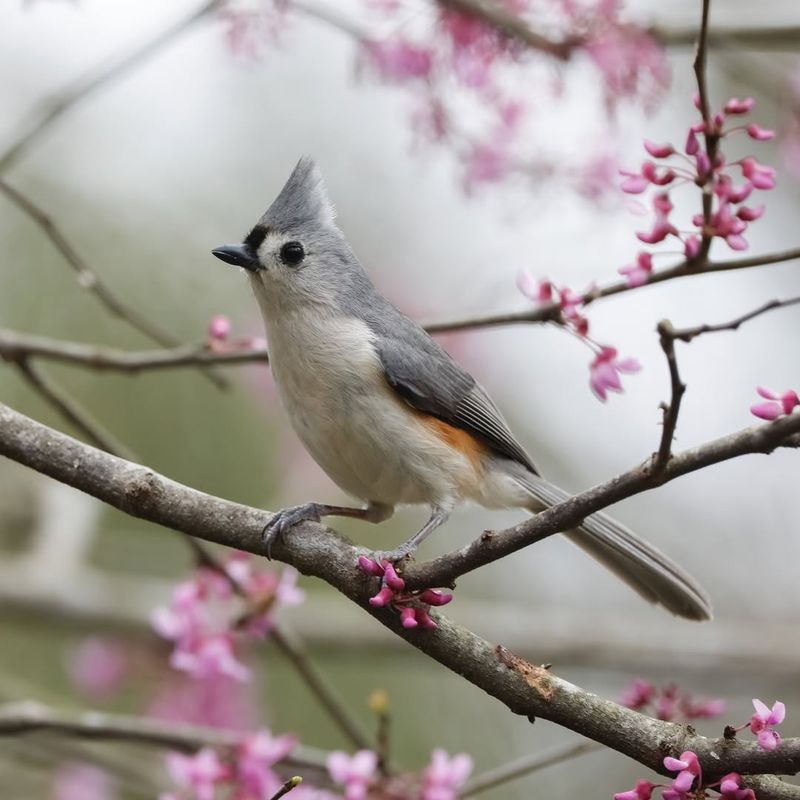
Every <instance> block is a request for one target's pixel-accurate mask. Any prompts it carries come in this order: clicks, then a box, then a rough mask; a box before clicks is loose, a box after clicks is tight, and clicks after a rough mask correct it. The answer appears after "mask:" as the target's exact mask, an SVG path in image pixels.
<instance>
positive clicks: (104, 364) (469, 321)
mask: <svg viewBox="0 0 800 800" xmlns="http://www.w3.org/2000/svg"><path fill="white" fill-rule="evenodd" d="M798 258H800V248H794V249H792V250H785V251H782V252H776V253H768V254H765V255H762V256H752V257H748V258H741V259H733V260H729V261H713V262H709V263H708V264H706V265H705V266H702V267H701V268H699V269H698V268H696V267H692V266H691V265H690V264H689V262H687V261H682V262H681V263H679V264H676V265H675V266H673V267H669V268H667V269H664V270H661V271H660V272H657V273H655V274H654V275H652V276H651V278H650V280H649V281H648V282H647V283H646V284H644V285H650V284H655V283H661V282H663V281H667V280H672V279H675V278H681V277H686V276H690V275H704V274H707V273H713V272H722V271H726V270H737V269H747V268H750V267H760V266H765V265H768V264H778V263H781V262H784V261H791V260H794V259H798ZM634 288H640V287H631V286H629V285H628V283H627V281H616V282H614V283H611V284H608V285H607V286H605V287H601V288H599V289H594V290H592V291H590V292H587V293H586V294H585V295H584V296H583V300H584V302H585V303H593V302H595V301H596V300H599V299H602V298H605V297H611V296H613V295H617V294H622V293H624V292H627V291H632V290H633V289H634ZM558 315H559V307H558V305H557V304H554V303H548V304H547V305H542V306H539V307H538V308H534V309H531V310H528V311H513V312H508V313H503V314H488V315H487V314H483V315H475V316H469V317H462V318H460V319H455V320H449V321H445V322H432V323H428V324H426V325H425V326H424V327H425V329H426V330H427V331H428V332H429V333H447V332H452V331H461V330H469V329H475V328H490V327H496V326H500V325H518V324H523V323H540V322H551V321H553V320H555V319H557V318H558ZM29 356H30V357H33V356H36V357H40V358H46V359H49V360H52V361H59V362H61V363H65V364H74V365H76V366H81V367H86V368H89V369H93V370H97V371H111V372H122V373H128V374H136V373H139V372H144V371H149V370H159V369H175V368H179V367H197V366H209V365H213V364H216V365H220V366H234V365H238V364H250V363H254V362H263V363H267V362H268V360H269V357H268V354H267V351H266V349H265V348H253V349H236V350H219V351H218V350H209V349H208V348H207V347H205V346H203V345H180V346H178V347H175V348H172V349H167V350H143V351H138V352H137V351H125V350H119V349H116V348H110V347H101V346H97V345H87V344H82V343H79V342H65V341H63V340H60V339H52V338H48V337H44V336H35V335H32V334H21V333H18V332H16V331H12V330H9V329H7V328H0V358H4V359H6V360H8V361H16V360H17V359H19V358H25V357H29Z"/></svg>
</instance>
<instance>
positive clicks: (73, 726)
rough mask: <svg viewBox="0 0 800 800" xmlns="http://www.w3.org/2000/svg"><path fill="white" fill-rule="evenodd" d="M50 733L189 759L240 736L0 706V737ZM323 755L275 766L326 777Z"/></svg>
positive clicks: (307, 754)
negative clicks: (148, 748) (189, 755)
mask: <svg viewBox="0 0 800 800" xmlns="http://www.w3.org/2000/svg"><path fill="white" fill-rule="evenodd" d="M36 731H50V732H55V733H61V734H65V735H69V736H75V737H78V738H81V739H99V740H102V741H119V742H131V743H135V744H144V745H151V746H153V747H163V748H165V749H168V750H180V751H182V752H186V753H193V752H195V751H196V750H200V749H201V748H202V747H215V748H219V749H233V748H235V747H236V746H237V745H238V744H240V743H241V741H242V735H243V734H242V733H241V732H240V731H232V730H226V729H224V728H211V727H206V726H203V725H191V724H188V723H183V722H171V721H166V720H156V719H151V718H148V717H137V716H128V715H126V714H109V713H106V712H104V711H80V712H72V711H59V710H57V709H54V708H49V707H48V706H45V705H42V704H41V703H35V702H33V701H29V700H26V701H21V702H14V703H6V704H3V705H1V706H0V737H2V736H16V735H18V734H21V733H34V732H36ZM326 755H327V754H326V753H324V752H322V751H320V750H315V749H313V748H310V747H305V746H302V745H301V746H298V747H296V748H294V750H293V751H292V754H291V755H289V756H287V757H286V758H285V759H284V760H283V761H282V762H281V764H283V765H284V766H287V767H291V768H293V769H312V770H315V771H318V772H320V773H324V772H326V767H325V757H326Z"/></svg>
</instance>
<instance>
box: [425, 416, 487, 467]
mask: <svg viewBox="0 0 800 800" xmlns="http://www.w3.org/2000/svg"><path fill="white" fill-rule="evenodd" d="M422 416H424V417H425V424H426V425H427V426H428V427H429V428H430V429H431V430H432V431H433V432H434V433H435V434H436V435H437V436H438V437H439V438H440V439H441V440H442V441H443V442H445V443H446V444H448V445H450V447H453V448H455V449H456V450H458V451H459V452H460V453H461V454H462V455H464V456H465V457H466V458H467V459H468V460H469V462H470V463H471V464H472V466H473V467H474V468H475V469H476V470H477V469H480V467H481V458H482V457H483V455H484V454H485V453H486V450H487V448H486V445H484V444H482V443H481V442H479V441H478V440H477V439H476V438H475V437H474V436H473V435H472V434H471V433H468V432H467V431H465V430H463V429H461V428H456V427H455V426H454V425H448V424H447V423H446V422H442V420H440V419H437V418H436V417H431V416H429V415H422Z"/></svg>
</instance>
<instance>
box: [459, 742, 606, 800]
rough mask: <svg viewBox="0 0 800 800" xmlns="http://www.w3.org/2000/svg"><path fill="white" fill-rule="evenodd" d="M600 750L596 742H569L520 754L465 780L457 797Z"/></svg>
mask: <svg viewBox="0 0 800 800" xmlns="http://www.w3.org/2000/svg"><path fill="white" fill-rule="evenodd" d="M596 750H602V745H599V744H598V743H597V742H571V743H570V744H565V745H560V746H558V747H552V748H550V749H549V750H545V751H544V752H543V753H531V754H530V755H526V756H522V758H518V759H516V760H515V761H511V762H509V763H508V764H502V765H501V766H499V767H495V768H494V769H490V770H487V771H486V772H484V773H483V774H482V775H476V776H475V777H474V778H472V779H471V780H469V781H467V783H465V784H464V786H463V787H462V788H461V790H460V791H459V793H458V797H460V798H461V797H474V796H475V795H476V794H480V793H481V792H485V791H487V790H488V789H495V788H497V787H498V786H502V785H503V784H505V783H509V782H510V781H515V780H517V779H518V778H524V777H525V776H526V775H530V774H531V773H533V772H538V771H539V770H541V769H545V768H546V767H552V766H554V765H555V764H561V763H562V762H564V761H569V760H570V759H572V758H577V757H578V756H582V755H584V754H585V753H592V752H595V751H596Z"/></svg>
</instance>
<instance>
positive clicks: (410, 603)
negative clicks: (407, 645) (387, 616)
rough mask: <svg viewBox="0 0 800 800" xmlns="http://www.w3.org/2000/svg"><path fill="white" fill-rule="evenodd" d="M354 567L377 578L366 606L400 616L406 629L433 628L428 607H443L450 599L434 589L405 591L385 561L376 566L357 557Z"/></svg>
mask: <svg viewBox="0 0 800 800" xmlns="http://www.w3.org/2000/svg"><path fill="white" fill-rule="evenodd" d="M358 566H359V568H360V569H361V571H362V572H365V573H366V574H367V575H370V576H372V577H380V578H381V587H380V589H379V590H378V592H377V593H376V594H375V595H373V596H372V597H370V598H369V601H368V602H369V604H370V605H371V606H374V607H376V608H386V607H388V608H392V609H393V610H394V611H396V612H397V613H398V614H399V615H400V624H401V625H402V626H403V627H404V628H406V629H413V628H423V629H427V630H429V629H432V628H435V627H436V623H435V622H434V621H433V619H431V616H430V614H429V613H428V609H429V607H430V606H443V605H446V604H447V603H449V602H450V601H451V600H452V599H453V595H452V594H448V593H446V592H440V591H436V590H435V589H421V590H414V591H406V588H405V585H406V583H405V581H404V580H403V579H402V578H401V577H400V576H399V575H398V574H397V570H396V569H395V567H394V564H392V563H390V562H389V561H382V562H381V563H380V564H379V563H378V562H377V561H373V560H372V559H370V558H367V557H366V556H359V557H358ZM420 604H422V605H420Z"/></svg>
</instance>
